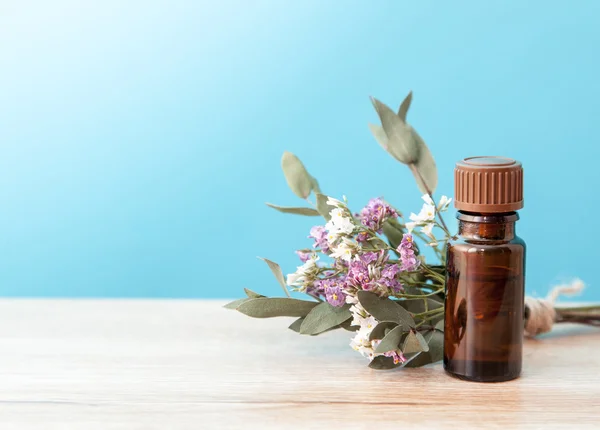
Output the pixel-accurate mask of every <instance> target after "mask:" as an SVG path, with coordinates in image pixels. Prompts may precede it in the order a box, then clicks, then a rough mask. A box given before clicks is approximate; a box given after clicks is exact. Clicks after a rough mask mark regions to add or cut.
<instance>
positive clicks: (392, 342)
mask: <svg viewBox="0 0 600 430" xmlns="http://www.w3.org/2000/svg"><path fill="white" fill-rule="evenodd" d="M404 332H405V330H404V329H403V328H402V326H396V327H394V328H393V329H392V330H390V332H389V333H388V334H386V335H385V337H384V338H383V340H382V341H381V342H380V343H379V345H377V348H375V352H376V353H378V354H383V353H384V352H388V351H395V350H397V349H398V344H399V343H400V339H401V338H402V334H403V333H404Z"/></svg>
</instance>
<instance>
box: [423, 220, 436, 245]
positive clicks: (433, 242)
mask: <svg viewBox="0 0 600 430" xmlns="http://www.w3.org/2000/svg"><path fill="white" fill-rule="evenodd" d="M432 230H433V223H429V224H425V225H424V226H423V227H421V232H423V233H424V234H425V235H426V236H427V237H429V238H430V239H431V242H430V243H429V244H428V245H429V246H438V243H437V239H436V238H435V236H434V235H433V232H432Z"/></svg>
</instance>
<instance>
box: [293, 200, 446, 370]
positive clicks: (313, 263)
mask: <svg viewBox="0 0 600 430" xmlns="http://www.w3.org/2000/svg"><path fill="white" fill-rule="evenodd" d="M427 197H428V196H427ZM424 200H425V205H424V206H423V209H422V210H421V212H420V213H419V215H415V214H412V215H411V220H412V223H407V225H406V227H407V229H409V230H412V229H413V228H414V227H415V226H416V225H419V226H422V227H423V228H428V226H429V225H432V226H433V225H434V223H435V215H436V210H445V209H447V207H448V204H449V199H447V198H445V197H444V198H442V201H440V206H439V207H438V208H436V207H434V206H433V204H432V201H431V199H430V198H425V197H424ZM328 204H329V205H330V206H332V207H333V208H332V210H331V212H330V220H329V221H328V222H327V223H326V225H325V226H315V227H313V228H312V229H311V231H310V236H309V238H312V239H313V240H314V244H313V251H310V250H303V251H297V253H298V256H299V258H300V259H301V261H302V262H303V264H302V265H301V266H299V267H298V269H297V270H296V272H295V273H292V274H289V275H288V276H287V284H288V285H289V286H291V287H293V288H294V289H295V290H296V291H301V292H305V293H307V294H310V295H311V296H313V297H317V298H320V299H322V300H325V301H327V302H328V303H329V304H330V305H332V306H335V307H342V306H349V311H350V312H351V314H352V316H353V320H352V325H353V326H356V328H357V331H356V335H355V336H354V337H353V338H352V341H351V346H352V347H353V348H354V349H355V350H357V351H358V352H360V353H361V354H362V355H364V356H365V357H368V358H370V359H373V358H374V357H376V356H378V355H385V356H387V357H392V358H393V359H394V362H395V363H401V362H403V361H404V360H405V358H404V356H403V355H402V352H401V351H399V350H395V351H388V352H386V353H384V354H378V353H375V349H376V348H377V345H378V344H379V342H380V341H379V340H370V336H371V331H372V329H373V327H374V326H375V325H376V324H377V321H376V320H375V318H374V317H373V316H372V315H369V314H368V313H367V312H366V311H365V309H364V308H363V307H362V306H361V305H360V303H359V301H358V299H357V294H358V292H359V291H369V292H372V293H375V294H377V295H378V296H380V297H388V296H392V297H394V296H398V295H399V294H401V293H402V291H403V290H404V286H403V282H404V281H403V274H404V273H408V272H415V271H417V270H419V268H420V266H421V260H420V258H419V257H418V256H417V252H416V245H415V243H414V238H413V236H412V234H411V233H404V234H403V236H402V240H401V242H400V243H399V244H398V246H397V247H396V248H395V249H394V248H392V247H390V246H388V245H387V244H385V243H384V242H382V241H381V239H380V238H378V236H377V234H378V233H379V232H381V231H382V228H383V224H384V223H385V222H386V221H387V220H389V219H391V218H394V219H396V218H398V217H399V214H398V212H397V211H396V210H394V209H393V208H392V207H391V206H390V205H388V204H387V203H385V202H384V201H383V199H381V198H376V199H372V200H370V201H369V203H368V204H367V205H366V206H365V207H364V208H363V209H362V210H361V211H360V213H359V214H357V215H356V216H352V213H351V212H350V210H349V209H348V207H347V206H346V204H345V203H344V202H341V201H340V200H336V199H332V198H329V200H328ZM399 225H400V226H402V225H401V224H399ZM377 241H379V244H380V245H379V246H381V244H383V245H384V246H383V248H382V249H378V248H377V245H375V244H374V243H375V242H377ZM392 252H393V253H394V254H395V255H397V256H398V259H397V260H394V259H391V258H390V255H391V253H392ZM318 253H321V254H323V255H324V256H326V257H327V258H328V259H331V260H332V262H331V263H330V264H327V263H325V262H321V261H320V260H319V257H318Z"/></svg>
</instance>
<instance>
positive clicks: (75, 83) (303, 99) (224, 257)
mask: <svg viewBox="0 0 600 430" xmlns="http://www.w3.org/2000/svg"><path fill="white" fill-rule="evenodd" d="M599 18H600V2H598V1H594V0H590V1H577V2H570V1H561V2H557V1H548V0H544V1H527V2H523V1H520V0H514V1H504V2H482V1H480V0H477V1H454V2H441V1H418V2H414V1H372V2H364V1H361V2H359V1H341V0H340V1H333V0H331V1H322V0H310V1H308V0H302V1H276V0H272V1H241V0H239V1H221V0H220V1H211V2H192V1H190V2H182V1H163V2H156V1H128V2H123V1H120V0H119V1H102V2H81V1H70V2H69V1H58V0H56V1H52V2H45V1H40V2H29V1H21V0H19V1H16V0H13V1H3V2H2V3H0V145H1V150H0V204H1V207H0V295H4V296H81V297H84V296H85V297H88V296H93V297H115V296H119V297H121V296H122V297H234V296H239V295H240V294H241V289H242V287H250V288H252V289H254V290H258V291H260V292H262V293H265V294H280V293H281V292H280V290H279V287H278V285H277V284H276V282H275V280H274V279H273V278H272V276H271V274H270V272H269V270H268V269H267V268H266V266H264V264H263V263H262V262H260V261H258V260H257V259H256V258H255V257H256V256H264V257H267V258H270V259H273V260H275V261H278V262H279V263H280V264H281V265H282V266H283V268H284V271H285V272H290V271H293V270H294V269H295V266H296V265H297V260H296V257H295V255H294V254H293V250H294V249H297V248H300V247H304V246H307V245H308V244H309V241H308V240H307V239H305V237H306V235H307V233H308V229H309V228H310V227H311V226H312V225H313V224H314V222H315V221H316V220H318V219H317V218H303V217H295V216H292V215H283V214H280V213H277V212H275V211H273V210H271V209H269V208H267V207H265V206H264V202H265V201H269V202H273V203H277V204H280V205H298V204H301V203H302V202H301V201H299V200H298V199H297V198H296V197H295V196H294V195H293V194H292V193H291V192H290V191H289V190H288V188H287V186H286V184H285V181H284V178H283V175H282V173H281V170H280V168H279V160H280V157H281V154H282V152H283V151H284V150H290V151H292V152H294V153H296V154H297V155H298V156H299V157H300V158H301V159H302V160H303V161H304V163H305V164H306V165H307V167H308V169H309V170H310V172H311V173H312V174H313V175H314V176H316V177H317V178H318V179H319V181H320V182H321V186H322V189H323V191H324V192H326V193H327V194H329V195H333V196H337V197H341V195H342V194H346V195H347V196H348V198H349V200H350V203H351V204H352V206H353V207H354V208H355V209H359V208H360V207H361V206H362V205H364V204H365V203H366V202H367V201H368V199H369V198H370V197H374V196H379V195H383V196H384V197H385V198H386V199H388V200H389V201H391V202H392V203H394V204H395V205H396V206H397V207H400V208H401V209H403V210H404V211H406V212H410V211H418V210H419V208H420V205H421V201H420V194H419V192H418V190H417V188H416V186H415V185H414V181H413V179H412V176H411V175H410V172H409V171H408V169H406V168H405V167H404V166H402V165H400V164H399V163H397V162H396V161H395V160H393V159H392V158H391V157H389V156H388V155H387V154H386V153H385V152H384V151H383V150H381V149H380V147H379V146H378V145H377V143H376V142H375V141H374V139H373V137H372V136H371V135H370V132H369V130H368V128H367V123H368V122H369V121H370V122H374V121H376V116H375V113H374V111H373V108H372V106H371V104H370V102H369V98H368V96H369V95H374V96H376V97H378V98H379V99H381V100H382V101H384V102H386V103H388V104H390V105H391V106H394V107H396V106H397V105H398V104H399V103H400V101H401V100H402V99H403V97H404V96H405V95H406V93H407V92H408V91H409V90H411V89H412V90H413V91H414V101H413V105H412V108H411V111H410V112H409V116H408V119H409V121H410V122H411V123H412V124H413V125H414V126H415V128H416V129H417V130H418V131H419V132H420V134H421V135H422V136H423V138H424V139H425V141H426V142H427V143H428V144H429V146H430V148H431V150H432V152H433V154H434V156H435V158H436V161H437V164H438V168H439V174H440V186H439V187H438V196H439V195H440V194H442V193H446V194H449V193H452V175H451V174H452V169H453V165H454V162H455V161H456V160H458V159H460V158H462V157H465V156H471V155H480V154H498V155H506V156H510V157H513V158H517V159H520V160H521V161H522V162H523V164H524V166H525V169H526V208H525V209H524V210H523V212H522V214H521V215H522V220H521V221H520V223H519V230H520V235H521V236H522V237H524V238H525V240H526V241H527V243H528V245H529V248H528V292H529V293H537V294H539V295H543V294H545V293H546V291H547V289H548V288H549V286H551V285H552V284H553V283H556V282H560V281H564V280H567V279H569V278H570V277H572V276H579V277H581V278H583V279H584V280H585V281H586V282H587V283H588V284H589V286H588V289H587V291H586V292H585V294H584V295H583V297H580V298H579V300H582V299H585V300H592V299H596V300H600V292H599V291H598V289H597V288H596V284H597V279H598V275H597V271H596V268H597V266H598V256H597V253H596V238H595V231H596V230H597V228H596V227H595V222H596V220H597V216H598V212H599V209H600V205H599V203H598V200H597V198H596V195H595V193H596V191H597V190H598V186H599V185H600V172H599V170H598V167H597V165H598V155H600V150H599V149H598V148H599V144H598V142H597V134H598V133H597V132H598V116H599V115H600V86H599V85H600V84H599V82H600V80H599V79H598V76H599V73H600V63H599V62H600V59H599V58H600V57H599V56H598V47H599V46H600V27H598V21H599ZM448 221H449V222H450V223H451V224H452V225H455V221H454V219H453V218H452V217H450V218H449V220H448Z"/></svg>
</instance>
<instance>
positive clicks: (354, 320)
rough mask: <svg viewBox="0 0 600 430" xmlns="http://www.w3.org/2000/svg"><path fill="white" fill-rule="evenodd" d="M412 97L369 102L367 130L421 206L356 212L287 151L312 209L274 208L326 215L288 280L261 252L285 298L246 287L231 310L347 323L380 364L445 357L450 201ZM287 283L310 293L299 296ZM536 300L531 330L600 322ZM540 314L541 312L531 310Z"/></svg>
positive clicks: (331, 326) (318, 324)
mask: <svg viewBox="0 0 600 430" xmlns="http://www.w3.org/2000/svg"><path fill="white" fill-rule="evenodd" d="M411 97H412V94H409V95H408V96H407V97H406V98H405V100H404V101H403V102H402V104H401V105H400V109H399V110H398V112H397V113H396V112H394V111H392V110H391V109H390V108H389V107H388V106H386V105H385V104H383V103H381V102H379V101H378V100H376V99H372V101H373V105H374V107H375V109H376V111H377V113H378V116H379V118H380V119H381V126H379V125H373V124H371V125H370V128H371V131H372V133H373V135H374V136H375V138H376V140H377V141H378V142H379V144H380V145H381V146H382V147H383V148H384V149H385V150H386V151H387V152H388V153H390V154H391V155H392V156H393V157H394V158H396V159H397V160H398V161H400V162H401V163H403V164H405V165H407V166H408V167H409V168H410V170H411V172H412V173H413V175H414V177H415V180H416V182H417V186H418V187H419V189H420V190H421V192H422V193H423V200H424V203H423V206H422V208H421V210H420V211H419V213H418V214H415V213H411V214H410V215H409V216H408V217H405V216H404V215H403V213H402V212H401V211H400V210H398V209H397V208H395V207H393V206H392V205H391V204H389V203H388V202H386V201H385V200H383V199H382V198H373V199H372V200H370V201H369V202H368V203H367V204H366V206H364V207H363V208H362V209H361V210H360V211H359V212H358V213H354V212H352V210H351V209H350V208H349V206H348V201H347V200H346V198H345V197H344V198H343V199H342V200H338V199H335V198H333V197H328V196H327V195H325V194H323V193H322V192H321V189H320V188H319V184H318V181H317V180H316V179H315V178H314V177H313V176H312V175H310V174H309V173H308V171H307V170H306V168H305V166H304V165H303V163H302V162H301V161H300V160H299V159H298V157H296V156H295V155H293V154H291V153H289V152H285V153H284V154H283V157H282V168H283V172H284V175H285V178H286V180H287V183H288V185H289V187H290V188H291V190H292V191H293V192H294V193H295V194H296V195H297V196H298V197H300V198H302V199H304V200H305V201H307V202H308V203H309V204H310V206H309V207H282V206H277V205H273V204H269V203H267V205H268V206H270V207H272V208H274V209H276V210H278V211H280V212H283V213H289V214H296V215H303V216H315V217H322V218H323V222H321V223H319V225H316V226H314V227H313V228H312V229H311V230H310V234H309V236H308V237H309V239H311V240H312V242H313V243H312V245H311V246H310V247H307V248H304V249H300V250H298V251H296V253H297V255H298V257H299V259H300V262H301V263H302V264H301V265H300V266H299V267H298V268H297V269H296V271H295V272H293V273H290V274H288V275H287V277H285V276H284V275H283V272H282V270H281V268H280V266H279V265H278V264H277V263H274V262H273V261H270V260H267V259H264V261H265V262H266V263H267V264H268V266H269V267H270V269H271V271H272V272H273V274H274V275H275V278H276V279H277V281H278V282H279V284H280V285H281V287H282V288H283V291H284V293H285V295H286V297H282V298H268V297H265V296H262V295H260V294H257V293H255V292H253V291H250V290H248V289H246V290H245V292H246V295H247V298H244V299H240V300H236V301H234V302H232V303H229V304H228V305H226V306H225V307H226V308H229V309H236V310H238V311H239V312H241V313H243V314H246V315H248V316H251V317H257V318H269V317H279V316H286V317H296V318H297V319H296V320H295V321H294V322H293V323H292V324H291V325H290V326H289V328H290V329H291V330H294V331H295V332H298V333H300V334H304V335H318V334H321V333H324V332H327V331H330V330H335V329H344V330H348V331H350V332H352V337H351V342H350V345H351V347H352V348H353V349H354V350H356V351H357V352H358V353H360V354H362V355H363V356H365V357H366V358H368V359H369V362H370V364H369V366H370V367H372V368H375V369H391V368H395V367H399V366H405V367H417V366H422V365H425V364H429V363H433V362H436V361H439V360H441V359H442V352H443V351H442V345H443V313H444V284H445V255H446V246H447V243H448V241H449V240H451V239H452V238H453V235H452V234H451V233H450V231H449V230H448V228H447V225H446V223H445V221H444V219H443V213H444V212H445V211H446V210H447V209H448V207H449V205H450V202H451V199H450V198H448V197H446V196H441V197H440V198H439V200H436V199H435V198H434V192H435V189H436V186H437V169H436V166H435V162H434V160H433V157H432V155H431V153H430V151H429V149H428V148H427V146H426V145H425V142H424V141H423V139H421V137H420V136H419V135H418V134H417V132H416V131H415V130H414V129H413V128H412V127H411V126H410V125H409V124H408V123H407V122H406V114H407V111H408V108H409V106H410V103H411ZM311 194H312V195H313V196H314V199H313V200H311V198H310V197H311ZM424 247H430V248H432V249H433V254H434V255H435V256H436V260H435V261H433V262H429V261H426V259H425V258H424V256H423V255H422V254H421V249H423V248H424ZM290 290H291V291H293V292H298V293H302V294H305V295H306V296H307V298H308V300H300V299H296V298H292V297H291V295H290ZM531 300H533V301H531ZM531 300H530V302H529V304H528V307H527V310H526V313H527V314H528V315H526V316H527V317H528V320H529V321H530V322H531V323H532V324H533V326H530V327H528V328H527V330H528V331H529V332H530V333H531V334H537V333H538V332H540V331H544V330H549V328H548V327H545V328H542V329H540V325H541V324H543V323H544V318H543V317H544V316H545V317H546V320H548V318H550V323H549V324H550V327H551V325H552V323H553V322H554V321H572V322H586V323H590V324H597V323H598V321H600V307H588V308H568V309H561V308H555V307H553V306H548V305H547V303H546V302H543V301H541V300H537V301H536V300H535V299H531ZM548 309H549V310H551V312H553V313H549V312H550V311H548V312H546V311H545V310H548ZM533 311H535V312H537V313H536V315H530V314H531V312H533ZM544 312H545V313H544ZM546 324H547V321H546Z"/></svg>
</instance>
